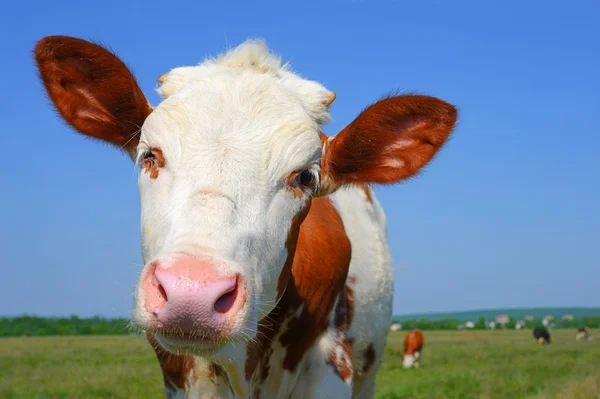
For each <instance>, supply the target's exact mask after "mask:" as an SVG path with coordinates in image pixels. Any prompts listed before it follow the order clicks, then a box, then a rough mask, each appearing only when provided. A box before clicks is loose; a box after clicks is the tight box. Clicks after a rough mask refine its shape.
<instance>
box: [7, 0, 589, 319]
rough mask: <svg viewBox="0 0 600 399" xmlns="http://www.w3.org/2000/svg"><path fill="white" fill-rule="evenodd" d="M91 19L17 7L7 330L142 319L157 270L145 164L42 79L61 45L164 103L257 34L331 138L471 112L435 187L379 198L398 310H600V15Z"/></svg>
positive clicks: (540, 5)
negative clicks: (76, 40)
mask: <svg viewBox="0 0 600 399" xmlns="http://www.w3.org/2000/svg"><path fill="white" fill-rule="evenodd" d="M86 3H88V2H80V1H76V2H75V1H64V2H60V4H58V3H55V2H41V1H20V2H10V3H7V5H6V6H5V9H4V15H5V17H4V18H3V23H2V25H0V49H2V62H0V76H2V77H3V79H2V86H1V87H2V91H3V93H4V95H3V96H4V98H3V100H2V101H0V117H1V119H2V124H1V125H0V148H1V149H2V150H1V154H2V160H3V162H2V167H0V181H1V182H2V189H1V190H0V191H1V193H2V195H0V253H1V254H2V262H1V264H2V266H0V270H1V271H2V288H1V289H0V315H7V314H8V315H14V314H20V313H25V312H26V313H31V314H39V315H69V314H79V315H82V316H90V315H94V314H100V315H105V316H116V315H118V316H124V315H127V314H128V312H129V309H130V307H131V305H132V296H131V294H132V292H133V287H134V284H135V282H136V279H137V275H138V273H139V272H140V270H141V266H142V265H141V257H140V243H139V241H140V236H139V199H138V193H137V186H136V172H135V170H134V167H133V165H132V163H131V162H130V160H129V159H128V158H127V157H126V156H124V155H122V154H120V153H119V152H118V151H116V150H114V149H112V148H109V147H107V146H103V145H99V144H98V143H95V142H92V141H91V140H87V139H84V138H83V137H82V136H79V135H76V134H75V133H73V132H72V131H71V130H70V129H69V128H67V127H66V126H65V124H64V123H63V122H62V121H61V120H60V119H59V118H58V117H57V116H56V115H55V114H54V112H53V111H52V109H51V108H50V106H49V103H48V101H47V100H46V98H45V96H44V94H43V91H42V89H41V86H40V84H39V82H38V80H37V77H36V73H35V69H34V67H33V62H32V57H31V49H32V48H33V46H34V44H35V42H36V41H37V40H39V39H40V38H42V37H43V36H46V35H52V34H64V35H71V36H78V37H82V38H86V39H93V40H98V41H102V42H104V43H106V44H109V45H110V46H111V47H112V48H113V49H114V50H115V51H116V52H117V53H118V54H119V55H120V56H121V57H122V58H124V59H125V60H126V62H127V63H128V64H129V65H130V66H131V67H132V69H133V70H134V72H135V74H136V76H137V78H138V80H139V82H140V85H141V86H142V88H143V90H144V91H145V92H146V94H147V95H148V97H149V99H150V101H151V102H152V103H153V104H157V103H158V102H159V100H158V96H157V95H156V93H155V92H154V88H155V85H156V83H155V80H156V77H158V76H159V75H160V74H162V73H164V72H166V71H168V70H169V69H171V68H173V67H176V66H183V65H192V64H195V63H197V62H198V61H201V60H202V59H203V58H204V57H205V56H206V55H214V54H216V53H218V52H220V51H223V50H224V49H225V48H226V46H234V45H237V44H239V43H240V42H241V41H243V40H244V39H245V38H247V37H263V38H265V39H266V41H267V43H268V44H269V46H270V47H272V48H273V50H274V51H276V52H278V53H280V54H281V55H282V56H283V58H284V59H285V60H290V61H291V62H292V65H293V67H294V69H295V70H296V71H298V72H300V73H301V74H303V75H304V76H306V77H309V78H311V79H314V80H318V81H320V82H322V83H324V84H325V85H326V86H327V87H328V88H330V89H331V90H334V91H335V92H336V93H337V100H336V101H335V103H334V105H333V106H332V113H333V118H334V121H333V122H332V123H331V124H329V125H328V126H327V127H326V128H325V132H326V133H327V134H335V133H337V132H338V131H339V130H341V129H342V128H343V127H344V126H345V125H346V124H347V123H349V122H350V121H351V120H352V119H353V118H354V117H355V116H356V115H357V114H358V112H360V110H362V108H363V107H364V106H366V105H367V104H369V103H371V102H372V101H374V100H375V99H377V98H378V97H380V96H381V95H382V94H384V93H386V92H388V91H390V90H393V89H399V90H402V91H418V92H421V93H426V94H430V95H434V96H437V97H440V98H442V99H445V100H447V101H449V102H451V103H453V104H456V105H457V106H459V108H460V120H459V125H458V128H457V129H456V131H455V133H454V137H453V139H452V140H451V142H450V143H449V144H448V145H447V146H446V147H445V148H444V149H443V150H442V152H441V153H440V154H439V156H438V157H436V159H435V160H434V161H433V162H432V163H431V164H430V166H429V167H428V168H427V170H426V171H425V173H423V174H422V175H420V176H419V177H418V178H417V179H415V180H412V181H410V182H407V183H404V184H400V185H397V186H395V187H385V188H377V189H376V192H377V193H378V196H379V199H380V201H381V202H382V204H383V206H384V208H385V209H386V211H387V215H388V224H389V241H390V244H391V247H392V252H393V256H394V261H395V265H396V266H395V267H396V269H395V270H396V273H395V274H396V293H395V298H394V311H395V313H413V312H424V311H449V310H465V309H473V308H493V307H521V306H527V307H534V306H600V255H599V254H598V250H599V245H600V212H599V210H598V206H599V204H600V185H599V182H600V180H599V172H600V157H599V155H598V154H599V153H598V151H599V150H598V149H599V148H600V129H599V126H600V75H599V72H600V40H599V38H600V36H599V33H598V20H599V18H600V3H599V2H597V1H587V2H582V1H573V2H569V4H568V5H567V4H566V3H565V2H559V1H528V2H521V1H512V0H511V1H504V2H475V1H473V2H465V1H454V2H444V1H435V2H431V1H423V2H417V1H410V2H399V1H368V2H367V1H344V2H342V1H323V2H318V3H317V2H309V1H304V2H294V3H293V4H291V5H290V4H288V2H271V3H267V2H243V3H241V2H240V3H239V4H235V3H230V2H228V3H229V4H224V3H225V2H219V4H217V2H213V3H214V4H206V3H205V2H197V1H184V2H179V4H178V5H177V6H174V5H172V4H174V3H169V2H164V1H163V2H152V1H144V2H137V3H135V2H128V3H129V4H127V5H125V4H121V2H116V1H106V2H91V3H89V4H86ZM123 3H125V2H123ZM202 3H205V4H202ZM450 3H452V4H450ZM484 3H485V4H484ZM6 7H7V8H6Z"/></svg>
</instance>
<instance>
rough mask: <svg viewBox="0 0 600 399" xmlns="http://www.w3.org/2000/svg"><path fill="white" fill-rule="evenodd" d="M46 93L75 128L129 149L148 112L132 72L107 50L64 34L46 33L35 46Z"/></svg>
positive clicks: (36, 58) (149, 110) (146, 103)
mask: <svg viewBox="0 0 600 399" xmlns="http://www.w3.org/2000/svg"><path fill="white" fill-rule="evenodd" d="M34 53H35V60H36V63H37V67H38V70H39V74H40V77H41V79H42V82H43V84H44V87H45V88H46V91H47V93H48V96H49V97H50V99H51V100H52V102H53V103H54V106H55V107H56V110H57V111H58V112H59V113H60V114H61V116H62V117H63V119H64V120H65V121H67V122H68V123H69V124H70V125H71V126H73V127H74V128H75V129H77V130H78V131H79V132H81V133H83V134H85V135H87V136H91V137H95V138H98V139H101V140H104V141H106V142H109V143H112V144H115V145H117V146H119V147H120V148H123V149H125V150H127V151H130V152H131V151H133V149H135V148H136V147H137V144H138V142H139V130H140V128H141V126H142V124H143V123H144V120H145V119H146V117H147V116H148V115H150V113H151V112H152V108H151V107H150V105H149V104H148V100H147V99H146V97H145V96H144V94H143V93H142V90H141V89H140V87H139V86H138V84H137V82H136V80H135V78H134V76H133V74H132V73H131V72H130V71H129V69H128V68H127V67H126V66H125V64H124V63H123V62H122V61H121V60H120V59H119V58H118V57H117V56H116V55H114V54H113V53H111V52H110V51H108V50H107V49H105V48H103V47H101V46H99V45H97V44H93V43H90V42H87V41H85V40H81V39H76V38H73V37H68V36H48V37H45V38H43V39H42V40H40V41H39V42H38V43H37V45H36V46H35V50H34Z"/></svg>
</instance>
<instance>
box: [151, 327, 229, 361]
mask: <svg viewBox="0 0 600 399" xmlns="http://www.w3.org/2000/svg"><path fill="white" fill-rule="evenodd" d="M153 335H154V336H155V337H156V340H157V341H158V343H160V345H161V346H162V347H163V348H165V349H166V350H167V351H169V352H171V353H176V354H180V353H191V354H198V353H202V354H204V355H206V354H209V353H214V352H217V351H218V350H219V349H220V348H221V347H223V346H224V345H225V344H226V343H228V342H230V341H228V340H227V341H226V340H224V339H214V338H208V337H204V336H201V335H198V334H190V333H179V334H175V333H165V332H153Z"/></svg>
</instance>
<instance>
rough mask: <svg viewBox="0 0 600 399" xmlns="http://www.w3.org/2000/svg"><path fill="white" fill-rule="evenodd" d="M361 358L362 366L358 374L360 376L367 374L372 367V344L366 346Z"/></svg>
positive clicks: (373, 355) (374, 354)
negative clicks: (360, 374)
mask: <svg viewBox="0 0 600 399" xmlns="http://www.w3.org/2000/svg"><path fill="white" fill-rule="evenodd" d="M363 357H364V359H363V365H362V368H361V370H360V372H361V373H362V374H366V373H368V372H369V370H370V369H371V367H373V364H374V363H375V357H376V353H375V348H374V347H373V344H372V343H371V344H369V346H367V349H365V352H364V353H363Z"/></svg>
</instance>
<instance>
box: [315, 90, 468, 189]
mask: <svg viewBox="0 0 600 399" xmlns="http://www.w3.org/2000/svg"><path fill="white" fill-rule="evenodd" d="M456 118H457V111H456V108H455V107H454V106H452V105H450V104H448V103H446V102H444V101H442V100H439V99H437V98H433V97H428V96H417V95H402V96H396V97H389V98H386V99H384V100H381V101H379V102H377V103H375V104H373V105H371V106H370V107H368V108H367V109H365V110H364V111H363V112H362V113H361V114H360V115H359V116H358V117H357V118H356V119H355V120H354V121H353V122H352V123H350V124H349V125H348V126H346V128H344V129H343V130H342V131H341V132H340V133H338V134H337V135H336V136H334V137H331V138H327V137H325V136H322V141H323V147H324V152H323V158H322V161H321V189H320V191H319V193H318V195H327V194H329V193H331V192H333V191H335V190H336V189H337V188H339V187H340V186H342V185H344V184H353V183H384V184H386V183H394V182H397V181H400V180H403V179H406V178H409V177H411V176H413V175H415V174H416V173H417V172H418V171H419V170H420V169H421V168H422V167H423V166H425V165H426V164H427V163H428V162H429V161H430V160H431V159H432V158H433V156H434V155H435V154H436V152H437V151H438V150H439V149H440V148H441V147H442V145H443V144H444V143H445V142H446V139H447V138H448V136H449V135H450V133H451V132H452V129H453V128H454V124H455V123H456Z"/></svg>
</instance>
